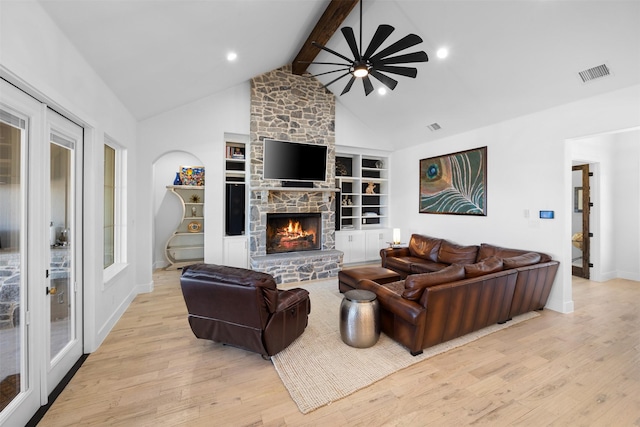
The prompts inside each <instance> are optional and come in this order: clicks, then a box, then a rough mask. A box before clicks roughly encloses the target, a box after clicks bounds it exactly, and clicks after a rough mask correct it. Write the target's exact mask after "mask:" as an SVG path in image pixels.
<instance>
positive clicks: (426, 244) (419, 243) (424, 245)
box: [409, 234, 442, 261]
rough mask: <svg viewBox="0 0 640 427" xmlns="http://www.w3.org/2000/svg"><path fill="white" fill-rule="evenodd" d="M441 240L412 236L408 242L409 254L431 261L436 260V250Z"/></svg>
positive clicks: (418, 235)
mask: <svg viewBox="0 0 640 427" xmlns="http://www.w3.org/2000/svg"><path fill="white" fill-rule="evenodd" d="M441 242H442V239H436V238H434V237H429V236H423V235H420V234H412V235H411V240H409V252H410V253H411V255H412V256H414V257H417V258H422V259H428V260H431V261H437V260H438V250H440V243H441Z"/></svg>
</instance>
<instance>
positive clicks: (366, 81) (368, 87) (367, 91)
mask: <svg viewBox="0 0 640 427" xmlns="http://www.w3.org/2000/svg"><path fill="white" fill-rule="evenodd" d="M362 84H363V85H364V94H365V95H366V96H369V94H370V93H371V92H373V83H371V79H370V78H369V76H364V77H363V78H362Z"/></svg>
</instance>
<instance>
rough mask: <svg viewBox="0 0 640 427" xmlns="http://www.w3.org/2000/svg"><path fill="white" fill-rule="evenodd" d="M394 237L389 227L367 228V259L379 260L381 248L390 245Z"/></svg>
mask: <svg viewBox="0 0 640 427" xmlns="http://www.w3.org/2000/svg"><path fill="white" fill-rule="evenodd" d="M392 237H393V236H392V234H391V230H390V229H388V228H384V229H379V230H367V231H366V232H365V247H366V249H365V251H366V252H365V257H366V260H367V261H379V260H380V249H383V248H386V247H388V246H389V242H390V241H391V239H392Z"/></svg>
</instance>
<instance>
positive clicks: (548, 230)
mask: <svg viewBox="0 0 640 427" xmlns="http://www.w3.org/2000/svg"><path fill="white" fill-rule="evenodd" d="M639 99H640V86H632V87H630V88H627V89H624V90H620V91H615V92H611V93H608V94H605V95H601V96H598V97H593V98H589V99H586V100H583V101H580V102H575V103H571V104H567V105H563V106H560V107H556V108H553V109H549V110H545V111H541V112H539V113H535V114H531V115H527V116H523V117H520V118H516V119H513V120H509V121H505V122H502V123H498V124H496V125H493V126H487V127H484V128H481V129H477V130H474V131H471V132H467V133H464V134H460V135H455V136H452V137H449V138H444V139H441V140H438V141H434V142H429V143H423V144H417V145H416V146H413V147H410V148H407V149H404V150H400V151H397V152H395V153H393V154H392V160H393V165H394V166H393V168H392V170H391V183H390V186H391V191H390V194H391V196H390V199H391V203H390V206H391V218H392V221H391V223H392V224H391V226H392V227H400V228H402V235H403V236H409V235H410V233H413V232H416V233H423V234H430V235H433V236H441V237H445V238H447V239H450V240H453V241H455V242H458V243H461V244H478V243H481V242H487V243H493V244H497V245H501V246H506V247H514V248H523V249H532V250H538V251H542V252H546V253H549V254H550V255H552V256H553V257H554V258H555V259H557V260H559V261H560V262H561V266H560V269H561V270H560V271H559V274H558V276H557V277H556V281H555V284H554V287H553V289H552V292H551V296H550V299H549V302H548V304H547V305H548V307H549V308H551V309H553V310H556V311H560V312H570V311H572V310H573V300H572V297H571V245H570V238H571V212H572V209H573V206H572V194H571V192H572V191H573V189H572V184H571V155H570V150H569V143H567V142H566V141H567V140H568V139H571V138H576V137H580V136H586V135H593V134H598V133H602V132H606V131H612V130H616V129H627V128H632V127H634V126H638V125H640V103H639V102H638V100H639ZM418 142H419V141H416V143H418ZM485 145H486V146H487V147H488V153H487V158H488V164H487V175H488V178H487V216H486V217H472V216H460V215H429V214H419V213H418V191H419V190H418V176H419V159H423V158H427V157H432V156H437V155H442V154H447V153H453V152H457V151H462V150H467V149H471V148H476V147H481V146H485ZM540 210H553V211H555V219H552V220H541V219H538V211H540ZM525 211H528V212H529V217H528V218H527V217H525Z"/></svg>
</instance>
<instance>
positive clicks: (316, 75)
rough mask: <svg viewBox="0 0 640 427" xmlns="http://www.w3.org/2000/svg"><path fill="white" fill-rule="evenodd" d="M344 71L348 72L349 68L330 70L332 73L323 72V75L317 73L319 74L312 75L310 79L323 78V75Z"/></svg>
mask: <svg viewBox="0 0 640 427" xmlns="http://www.w3.org/2000/svg"><path fill="white" fill-rule="evenodd" d="M345 70H349V67H347V68H338V69H337V70H332V71H325V72H324V73H319V74H312V75H311V77H318V76H324V75H325V74H331V73H337V72H338V71H345Z"/></svg>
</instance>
